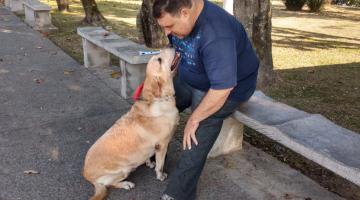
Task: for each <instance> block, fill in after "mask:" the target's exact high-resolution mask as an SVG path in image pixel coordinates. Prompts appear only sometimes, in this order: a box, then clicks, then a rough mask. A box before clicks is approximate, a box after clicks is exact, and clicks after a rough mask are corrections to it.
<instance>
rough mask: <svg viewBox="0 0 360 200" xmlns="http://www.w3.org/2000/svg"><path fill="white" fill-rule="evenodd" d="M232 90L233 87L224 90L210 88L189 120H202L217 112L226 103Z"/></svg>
mask: <svg viewBox="0 0 360 200" xmlns="http://www.w3.org/2000/svg"><path fill="white" fill-rule="evenodd" d="M231 90H232V88H229V89H223V90H213V89H210V90H209V91H208V92H207V94H206V95H205V96H204V98H203V99H202V100H201V102H200V104H199V106H198V107H197V108H196V109H195V110H194V111H193V113H192V115H191V116H190V118H189V121H194V122H201V121H202V120H204V119H206V118H208V117H209V116H210V115H212V114H214V113H215V112H217V111H218V110H219V109H220V108H221V107H222V106H223V105H224V103H225V101H226V99H227V98H228V97H229V94H230V92H231Z"/></svg>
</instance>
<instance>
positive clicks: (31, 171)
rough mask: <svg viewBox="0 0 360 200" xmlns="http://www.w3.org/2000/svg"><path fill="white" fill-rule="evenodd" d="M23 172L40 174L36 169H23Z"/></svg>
mask: <svg viewBox="0 0 360 200" xmlns="http://www.w3.org/2000/svg"><path fill="white" fill-rule="evenodd" d="M24 174H40V172H38V171H36V170H25V171H24Z"/></svg>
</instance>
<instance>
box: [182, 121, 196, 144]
mask: <svg viewBox="0 0 360 200" xmlns="http://www.w3.org/2000/svg"><path fill="white" fill-rule="evenodd" d="M198 127H199V122H198V121H196V120H193V119H191V117H190V119H189V120H188V121H187V123H186V126H185V129H184V137H183V149H184V150H185V149H186V147H188V148H189V149H191V140H192V141H193V142H194V143H195V145H198V141H197V140H196V136H195V134H196V130H197V129H198Z"/></svg>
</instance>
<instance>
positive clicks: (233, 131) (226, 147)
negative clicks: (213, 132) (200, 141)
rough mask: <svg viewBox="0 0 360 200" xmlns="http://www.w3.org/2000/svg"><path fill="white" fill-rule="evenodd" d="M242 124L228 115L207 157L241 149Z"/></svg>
mask: <svg viewBox="0 0 360 200" xmlns="http://www.w3.org/2000/svg"><path fill="white" fill-rule="evenodd" d="M243 132H244V125H243V124H241V123H240V122H239V121H237V120H236V119H234V118H232V117H229V118H227V119H225V120H224V123H223V126H222V128H221V131H220V134H219V136H218V138H217V140H216V142H215V144H214V146H213V147H212V149H211V151H210V153H209V155H208V158H213V157H216V156H219V155H224V154H228V153H231V152H233V151H237V150H241V149H242V141H243Z"/></svg>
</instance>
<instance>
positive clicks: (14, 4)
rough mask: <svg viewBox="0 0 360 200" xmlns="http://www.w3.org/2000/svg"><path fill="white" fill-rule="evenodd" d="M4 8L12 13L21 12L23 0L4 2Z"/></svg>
mask: <svg viewBox="0 0 360 200" xmlns="http://www.w3.org/2000/svg"><path fill="white" fill-rule="evenodd" d="M5 6H6V7H7V8H9V9H10V11H12V12H19V11H23V10H24V7H23V0H5Z"/></svg>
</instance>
